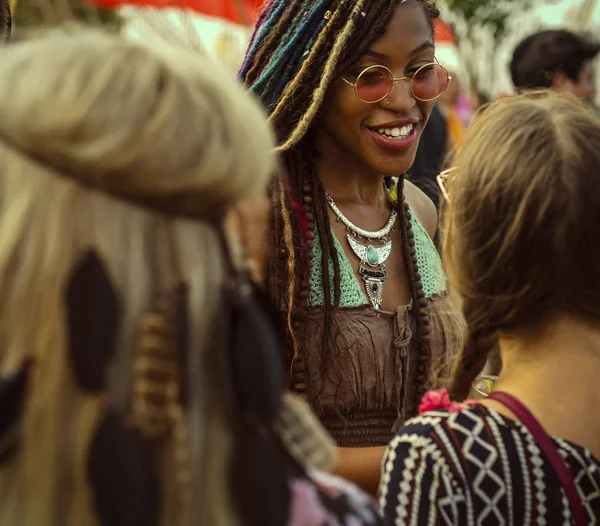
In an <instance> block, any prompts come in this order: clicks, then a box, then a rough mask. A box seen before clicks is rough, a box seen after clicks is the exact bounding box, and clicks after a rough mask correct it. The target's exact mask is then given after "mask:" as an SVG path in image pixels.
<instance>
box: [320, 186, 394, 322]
mask: <svg viewBox="0 0 600 526" xmlns="http://www.w3.org/2000/svg"><path fill="white" fill-rule="evenodd" d="M325 198H326V199H327V203H329V206H330V207H331V210H333V213H334V214H335V215H336V217H337V220H338V221H340V222H341V223H343V224H344V226H345V227H346V230H347V231H348V234H347V238H348V243H349V244H350V248H352V251H353V252H354V253H355V254H356V256H357V257H358V259H360V266H359V268H358V273H359V274H360V275H361V276H362V278H363V280H364V282H365V288H366V289H367V296H368V297H369V300H370V301H371V304H372V305H373V307H374V308H375V309H377V310H379V309H380V308H381V301H382V299H383V284H384V282H385V279H386V278H387V276H388V275H387V271H386V270H385V262H386V260H387V259H388V258H389V257H390V254H391V253H392V240H391V239H390V232H392V231H393V230H394V225H395V224H396V218H397V217H398V214H397V213H396V211H395V210H392V213H391V214H390V218H389V219H388V222H387V223H386V225H385V226H384V227H383V228H382V229H381V230H377V231H375V232H370V231H368V230H363V229H362V228H359V227H357V226H356V225H355V224H354V223H352V221H350V220H349V219H348V218H347V217H346V216H345V215H344V214H342V211H341V210H340V209H339V208H338V207H337V205H336V204H335V201H334V200H333V199H332V197H331V196H330V195H329V194H327V193H326V194H325Z"/></svg>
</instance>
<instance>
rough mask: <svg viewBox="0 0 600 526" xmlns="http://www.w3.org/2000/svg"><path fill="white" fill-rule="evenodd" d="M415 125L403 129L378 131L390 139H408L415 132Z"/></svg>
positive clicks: (382, 129) (408, 125)
mask: <svg viewBox="0 0 600 526" xmlns="http://www.w3.org/2000/svg"><path fill="white" fill-rule="evenodd" d="M413 128H414V124H412V123H411V124H407V125H406V126H403V127H402V128H379V129H378V130H377V131H378V132H379V133H380V134H381V135H383V136H384V137H387V138H388V139H406V138H407V137H408V136H409V135H410V134H411V132H412V131H413Z"/></svg>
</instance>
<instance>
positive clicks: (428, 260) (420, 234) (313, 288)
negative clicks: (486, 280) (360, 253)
mask: <svg viewBox="0 0 600 526" xmlns="http://www.w3.org/2000/svg"><path fill="white" fill-rule="evenodd" d="M411 224H412V228H413V232H414V234H415V248H416V251H417V263H418V265H419V274H421V281H422V283H423V290H424V292H425V296H426V297H427V298H432V297H433V296H436V295H442V294H444V293H445V292H446V290H447V288H446V278H445V276H444V271H443V269H442V262H441V260H440V256H439V254H438V252H437V250H436V248H435V245H434V244H433V241H432V240H431V237H429V234H428V233H427V231H426V230H425V229H424V228H423V225H421V223H420V222H419V220H418V219H417V218H416V216H415V215H414V214H413V213H412V212H411ZM315 234H316V237H315V242H314V248H313V264H312V271H311V277H310V296H309V299H308V302H309V305H310V306H311V307H318V306H322V305H324V304H325V293H324V291H323V279H322V277H321V265H322V261H323V252H322V250H321V245H320V243H319V238H318V233H316V232H315ZM333 238H334V242H335V248H336V250H337V253H338V258H339V263H340V279H341V293H342V295H341V298H340V307H362V306H364V305H370V303H369V301H368V299H367V297H366V296H365V293H364V292H363V290H362V288H361V286H360V283H359V281H358V279H357V277H356V275H355V274H354V271H353V270H352V266H351V264H350V261H349V260H348V258H347V257H346V255H345V254H344V249H343V248H342V245H341V244H340V242H339V241H338V239H337V237H336V236H335V235H334V236H333ZM329 272H330V275H333V260H331V259H330V261H329ZM331 289H332V290H331V298H332V301H333V296H334V291H333V284H332V285H331Z"/></svg>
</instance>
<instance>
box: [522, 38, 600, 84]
mask: <svg viewBox="0 0 600 526" xmlns="http://www.w3.org/2000/svg"><path fill="white" fill-rule="evenodd" d="M599 52H600V45H598V44H595V43H592V42H588V41H587V40H586V39H584V38H583V37H580V36H579V35H576V34H574V33H571V32H570V31H564V30H549V31H541V32H539V33H535V34H534V35H531V36H529V37H527V38H526V39H525V40H523V41H522V42H521V43H520V44H519V45H518V46H517V48H516V49H515V51H514V53H513V58H512V61H511V64H510V72H511V76H512V81H513V84H514V86H515V88H516V89H518V90H523V89H535V88H538V89H539V88H549V87H551V86H552V81H553V79H554V76H555V75H556V74H557V73H559V72H562V73H564V74H565V75H567V77H568V78H570V79H571V80H572V81H573V82H577V81H578V77H579V73H580V72H581V69H582V67H583V64H584V62H586V61H588V60H592V59H594V58H595V57H596V56H597V55H598V53H599Z"/></svg>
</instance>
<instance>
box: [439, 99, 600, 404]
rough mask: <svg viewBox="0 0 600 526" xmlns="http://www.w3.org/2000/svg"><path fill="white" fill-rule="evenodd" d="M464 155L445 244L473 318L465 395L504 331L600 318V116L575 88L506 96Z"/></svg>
mask: <svg viewBox="0 0 600 526" xmlns="http://www.w3.org/2000/svg"><path fill="white" fill-rule="evenodd" d="M456 163H457V167H458V169H457V171H456V176H455V178H454V179H453V180H452V182H451V184H450V204H449V205H448V210H447V217H446V225H445V244H444V249H445V258H446V263H447V265H448V271H449V278H450V280H451V283H452V284H453V285H454V287H455V288H456V289H457V291H458V293H459V295H460V296H461V297H462V299H463V301H464V305H463V309H464V313H465V317H466V319H467V323H468V327H469V339H468V343H467V346H466V348H465V350H464V354H463V356H462V360H461V361H460V363H459V364H458V366H457V367H458V368H457V371H456V372H457V375H456V377H455V380H454V384H453V391H454V392H453V394H454V395H455V396H457V397H461V396H465V395H466V394H467V393H468V390H469V386H470V382H471V381H472V380H473V378H474V377H475V376H476V375H477V374H478V373H479V372H480V371H481V368H482V367H483V364H484V363H485V360H486V358H487V355H488V353H489V351H490V350H491V349H492V348H493V347H494V346H495V343H496V342H497V339H498V336H499V335H501V334H502V335H506V334H508V335H511V334H512V335H536V334H537V333H538V331H540V330H542V329H543V328H544V327H545V326H547V324H549V323H551V322H552V321H553V320H555V319H557V318H559V317H561V316H571V317H574V318H576V319H578V320H581V321H583V322H585V323H590V324H594V325H597V324H599V323H600V278H599V277H598V272H597V269H598V265H600V249H599V245H598V243H597V242H596V238H597V229H598V224H600V177H598V174H600V121H599V120H598V118H597V117H596V116H595V115H594V114H593V112H591V111H590V110H589V109H587V108H585V107H583V106H582V105H581V104H579V103H578V102H576V101H575V100H574V99H571V97H568V96H565V95H558V94H543V95H541V94H536V95H533V94H532V95H529V96H518V97H513V98H508V99H503V100H501V101H498V102H496V103H494V104H492V105H491V106H489V107H488V109H487V110H486V112H485V113H484V114H483V115H481V116H480V117H479V118H478V119H477V120H476V122H475V123H474V125H473V127H472V128H471V129H470V130H469V132H468V134H467V137H466V139H465V143H464V147H463V148H462V150H461V151H460V152H459V154H458V157H457V160H456Z"/></svg>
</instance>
